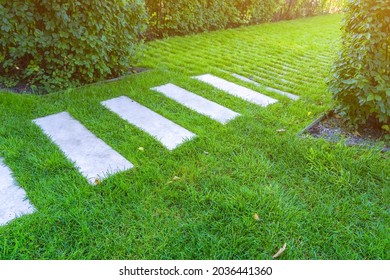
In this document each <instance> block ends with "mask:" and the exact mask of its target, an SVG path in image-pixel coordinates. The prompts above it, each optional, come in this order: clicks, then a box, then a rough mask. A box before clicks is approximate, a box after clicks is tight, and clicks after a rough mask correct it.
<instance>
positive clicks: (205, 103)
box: [152, 84, 240, 124]
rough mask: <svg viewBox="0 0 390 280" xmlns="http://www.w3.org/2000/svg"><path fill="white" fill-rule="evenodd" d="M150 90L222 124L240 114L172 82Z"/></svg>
mask: <svg viewBox="0 0 390 280" xmlns="http://www.w3.org/2000/svg"><path fill="white" fill-rule="evenodd" d="M152 90H155V91H157V92H160V93H162V94H164V95H165V96H167V97H169V98H171V99H173V100H175V101H177V102H179V103H180V104H182V105H184V106H186V107H188V108H190V109H192V110H195V111H196V112H198V113H199V114H202V115H206V116H208V117H210V118H212V119H214V120H216V121H218V122H220V123H222V124H226V123H227V122H228V121H230V120H232V119H234V118H236V117H237V116H239V115H240V114H238V113H236V112H234V111H232V110H230V109H228V108H226V107H224V106H221V105H219V104H217V103H215V102H213V101H210V100H208V99H206V98H204V97H201V96H199V95H196V94H195V93H192V92H190V91H187V90H185V89H183V88H181V87H178V86H176V85H173V84H166V85H163V86H158V87H154V88H152Z"/></svg>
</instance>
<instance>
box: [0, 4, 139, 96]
mask: <svg viewBox="0 0 390 280" xmlns="http://www.w3.org/2000/svg"><path fill="white" fill-rule="evenodd" d="M0 18H1V20H0V38H1V40H0V66H1V67H0V84H3V85H6V86H8V87H10V86H18V85H27V86H30V87H33V88H34V87H38V88H43V89H44V90H46V91H51V90H56V89H61V88H66V87H69V86H76V85H80V84H84V83H90V82H94V81H97V80H101V79H105V78H107V77H110V76H114V75H120V74H122V73H123V72H124V71H126V70H127V69H128V68H129V67H130V65H131V64H132V63H133V62H134V59H135V55H136V52H137V49H138V46H139V42H140V40H139V37H140V35H141V34H142V33H143V32H144V30H145V28H146V21H147V16H146V11H145V8H144V2H143V1H141V0H115V1H113V0H110V1H101V0H86V1H67V0H39V1H38V0H30V1H22V0H15V1H3V0H1V2H0Z"/></svg>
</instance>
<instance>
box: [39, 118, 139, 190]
mask: <svg viewBox="0 0 390 280" xmlns="http://www.w3.org/2000/svg"><path fill="white" fill-rule="evenodd" d="M33 122H34V123H36V124H37V125H38V126H39V127H40V128H41V129H42V130H43V132H44V133H45V134H46V135H48V136H49V137H50V138H51V139H52V140H53V142H54V143H55V144H56V145H57V146H58V147H59V148H60V149H61V150H62V152H63V153H64V154H65V155H66V157H67V158H68V159H69V160H71V161H72V162H74V164H75V165H76V167H77V168H78V169H79V171H80V172H81V174H83V176H84V177H85V178H86V179H87V180H88V181H89V182H90V183H91V184H96V183H97V182H98V181H100V180H103V179H105V178H107V177H108V176H109V175H113V174H115V173H117V172H121V171H125V170H128V169H131V168H133V164H132V163H130V162H129V161H127V160H126V159H125V158H124V157H122V156H121V155H120V154H119V153H117V152H116V151H114V150H113V149H112V148H111V147H110V146H108V145H107V144H106V143H105V142H104V141H103V140H101V139H99V138H97V137H96V136H95V135H94V134H93V133H92V132H90V131H89V130H88V129H87V128H85V127H84V126H83V125H82V124H81V123H80V122H78V121H77V120H75V119H74V118H72V116H71V115H69V113H67V112H62V113H59V114H55V115H50V116H47V117H43V118H39V119H35V120H33ZM97 180H98V181H97Z"/></svg>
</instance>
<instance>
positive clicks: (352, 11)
mask: <svg viewBox="0 0 390 280" xmlns="http://www.w3.org/2000/svg"><path fill="white" fill-rule="evenodd" d="M343 30H344V33H343V36H342V50H341V51H340V54H339V58H338V60H337V61H336V62H335V63H334V65H333V68H332V77H331V79H330V81H329V89H330V91H331V92H332V93H333V97H334V99H335V100H336V101H337V102H338V110H339V112H341V113H342V114H344V115H345V116H346V117H347V118H348V119H349V120H350V121H351V123H352V124H354V125H361V124H365V123H366V122H367V120H368V119H369V118H375V119H377V121H378V122H379V123H380V124H382V128H384V129H386V130H388V131H390V129H389V121H390V58H389V57H390V54H389V45H390V6H389V2H388V0H370V1H363V0H354V1H349V2H348V5H347V10H346V16H345V19H344V25H343Z"/></svg>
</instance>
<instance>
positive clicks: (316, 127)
mask: <svg viewBox="0 0 390 280" xmlns="http://www.w3.org/2000/svg"><path fill="white" fill-rule="evenodd" d="M299 136H301V137H315V138H323V139H325V140H328V141H331V142H339V141H341V140H345V144H346V145H349V146H364V147H379V148H381V149H382V151H384V152H385V151H389V150H390V139H389V138H390V134H388V133H386V132H385V131H384V130H382V129H381V127H380V125H379V124H378V123H377V122H376V121H375V120H374V119H370V120H369V121H368V122H367V124H366V125H365V126H361V127H359V128H358V129H353V128H351V127H350V126H349V125H348V124H347V123H346V121H345V120H344V119H343V118H342V117H340V116H339V115H338V114H336V113H334V112H333V111H330V112H329V113H327V114H325V115H323V116H322V117H320V118H319V119H317V120H316V121H315V122H313V123H312V124H311V125H309V126H308V127H306V128H305V129H304V130H303V131H302V132H301V133H299Z"/></svg>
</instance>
